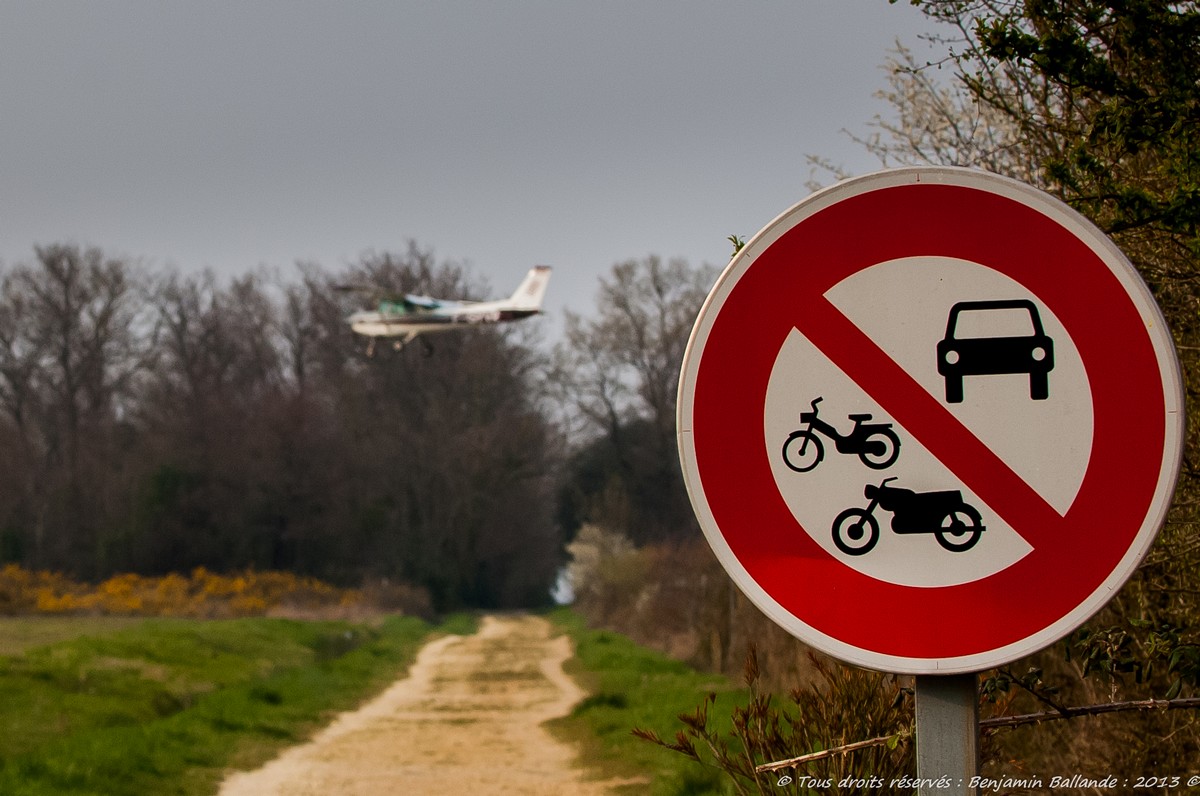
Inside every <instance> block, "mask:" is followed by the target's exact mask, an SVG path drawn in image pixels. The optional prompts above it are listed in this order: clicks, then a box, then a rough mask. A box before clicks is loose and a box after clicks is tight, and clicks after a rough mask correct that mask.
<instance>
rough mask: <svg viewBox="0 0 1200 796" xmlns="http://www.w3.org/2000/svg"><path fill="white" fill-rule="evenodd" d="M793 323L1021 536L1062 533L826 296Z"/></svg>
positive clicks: (1059, 522) (1058, 522) (1027, 490)
mask: <svg viewBox="0 0 1200 796" xmlns="http://www.w3.org/2000/svg"><path fill="white" fill-rule="evenodd" d="M797 329H799V330H800V331H801V333H803V334H804V336H805V337H807V338H808V339H809V340H810V341H812V343H813V345H815V346H816V347H817V348H819V349H820V350H821V352H822V353H823V354H824V355H825V356H827V357H828V358H829V359H830V360H831V361H833V362H834V363H836V364H837V365H838V366H839V367H840V368H841V369H842V370H844V371H845V372H846V375H848V376H849V377H850V378H851V380H853V381H854V382H855V383H856V384H857V385H859V386H860V387H861V388H862V389H863V390H865V391H866V393H867V394H868V395H870V396H871V398H872V399H874V400H875V402H876V403H878V404H879V405H880V406H881V407H882V408H883V410H884V411H885V412H886V413H887V414H888V415H890V416H891V417H892V419H893V420H895V421H896V422H897V423H899V424H900V425H901V426H903V427H904V429H905V430H906V431H907V432H908V433H909V434H910V435H912V436H913V437H914V438H915V439H917V440H918V441H919V442H920V443H921V444H922V445H924V446H925V447H926V448H927V449H928V450H929V452H930V453H932V454H933V455H934V456H935V457H936V458H937V459H938V460H939V461H940V462H941V463H942V464H944V465H945V466H946V467H947V468H949V469H950V471H951V472H952V473H954V474H955V475H956V476H957V477H958V478H959V479H960V480H961V481H962V482H963V484H965V485H966V486H967V488H968V489H970V490H971V491H972V492H974V493H975V494H976V495H978V496H979V497H980V498H982V499H983V500H984V502H986V503H987V504H988V506H989V507H990V508H991V509H992V510H993V511H995V512H996V513H997V514H999V515H1000V516H1001V517H1002V518H1003V519H1004V521H1005V522H1007V523H1008V524H1009V525H1010V526H1012V528H1013V529H1014V530H1015V531H1016V532H1017V533H1018V534H1020V535H1021V537H1022V538H1023V539H1025V541H1027V542H1028V543H1029V544H1031V545H1032V546H1033V547H1035V548H1037V547H1039V546H1040V545H1041V544H1043V543H1050V542H1051V541H1052V540H1061V539H1063V538H1064V535H1065V523H1064V522H1063V518H1062V517H1061V516H1060V515H1059V514H1058V512H1057V511H1055V510H1054V508H1053V507H1052V506H1051V505H1050V504H1049V503H1047V502H1046V500H1045V499H1044V498H1043V497H1042V496H1041V495H1040V494H1038V493H1037V491H1036V490H1034V489H1033V487H1031V486H1029V484H1027V483H1026V482H1025V480H1024V479H1022V478H1021V477H1020V476H1019V475H1017V474H1016V473H1015V472H1014V471H1013V470H1012V468H1011V467H1009V466H1008V465H1007V464H1006V463H1005V462H1004V460H1003V459H1001V458H1000V457H999V456H997V455H996V454H995V453H993V452H992V451H991V450H990V449H989V448H988V446H987V445H985V444H984V443H983V442H981V441H980V440H979V438H978V437H976V436H975V435H974V434H973V433H971V431H970V430H969V429H968V428H967V427H966V426H964V425H963V424H962V422H960V421H959V419H958V418H956V417H955V416H954V415H953V414H951V412H950V411H949V410H948V409H946V408H945V407H944V406H942V405H941V403H939V402H938V400H937V399H936V398H934V397H933V396H932V395H930V394H929V392H928V391H927V390H926V389H925V388H924V387H922V386H921V385H920V384H918V383H917V381H916V380H915V379H913V378H912V376H910V375H909V374H908V373H907V372H905V371H904V369H903V368H901V367H900V365H898V364H897V363H896V361H895V360H893V359H892V358H891V357H889V356H888V355H887V354H886V353H885V352H884V351H883V349H881V348H880V347H879V346H877V345H876V344H875V343H874V341H872V340H871V339H870V338H869V337H868V336H867V335H866V334H864V333H863V332H862V330H860V329H859V328H858V327H857V326H855V325H854V324H853V323H852V322H851V321H850V320H849V319H848V318H847V317H846V316H845V315H843V314H842V313H841V312H840V311H839V310H838V309H837V308H836V307H835V306H833V304H831V303H830V302H829V301H828V300H825V299H822V300H820V301H816V302H813V304H811V305H810V306H808V307H807V308H806V310H805V313H804V317H803V319H802V321H801V323H800V324H797ZM933 356H934V352H932V351H931V352H930V357H931V359H932V357H933Z"/></svg>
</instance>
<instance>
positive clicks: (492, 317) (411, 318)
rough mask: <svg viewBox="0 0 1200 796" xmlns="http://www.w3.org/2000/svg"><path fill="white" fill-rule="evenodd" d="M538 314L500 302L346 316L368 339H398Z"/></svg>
mask: <svg viewBox="0 0 1200 796" xmlns="http://www.w3.org/2000/svg"><path fill="white" fill-rule="evenodd" d="M539 312H540V310H514V309H512V308H510V307H508V306H507V304H506V302H503V301H497V302H480V303H479V304H471V305H469V306H467V305H464V306H461V307H457V308H454V307H446V306H442V307H440V308H438V309H437V310H432V311H426V312H404V311H395V310H384V311H369V310H364V311H362V312H356V313H354V314H353V315H351V316H350V328H351V329H353V330H354V331H355V332H357V333H359V334H362V335H366V336H368V337H399V336H402V335H404V336H407V335H414V334H422V333H425V332H441V331H447V330H449V329H454V328H456V327H461V326H463V325H466V324H486V323H500V322H501V321H517V320H521V319H523V318H528V317H529V316H531V315H537V314H538V313H539Z"/></svg>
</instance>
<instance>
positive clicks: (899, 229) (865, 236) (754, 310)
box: [679, 168, 1183, 674]
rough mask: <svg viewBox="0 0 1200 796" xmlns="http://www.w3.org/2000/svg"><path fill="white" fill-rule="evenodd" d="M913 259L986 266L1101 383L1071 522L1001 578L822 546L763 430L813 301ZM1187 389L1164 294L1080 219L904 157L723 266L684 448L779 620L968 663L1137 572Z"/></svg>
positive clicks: (706, 314) (841, 649)
mask: <svg viewBox="0 0 1200 796" xmlns="http://www.w3.org/2000/svg"><path fill="white" fill-rule="evenodd" d="M864 224H869V229H868V228H864ZM1004 230H1007V231H1006V232H1001V231H1004ZM913 256H943V257H953V258H957V259H962V260H967V261H970V262H974V263H978V264H980V265H984V266H987V267H991V268H994V269H996V270H998V271H1000V272H1002V273H1005V274H1007V275H1008V276H1010V277H1011V278H1013V279H1015V280H1016V281H1018V282H1019V283H1021V284H1022V285H1023V286H1024V287H1026V288H1027V289H1029V290H1030V291H1031V292H1032V293H1033V294H1034V295H1035V296H1037V297H1038V299H1039V300H1040V301H1042V302H1043V303H1044V304H1045V305H1046V306H1047V307H1049V308H1050V310H1051V311H1052V312H1053V313H1054V314H1055V315H1056V316H1057V317H1058V319H1059V320H1060V322H1062V324H1063V325H1064V327H1066V329H1067V330H1068V332H1069V334H1071V336H1072V340H1073V341H1074V342H1075V345H1076V347H1077V348H1078V350H1079V352H1080V356H1081V358H1082V359H1083V362H1084V366H1085V369H1086V370H1087V373H1088V378H1089V381H1090V384H1091V388H1092V392H1093V411H1094V418H1095V421H1094V423H1095V430H1094V438H1093V447H1092V456H1091V461H1090V464H1089V466H1088V469H1087V472H1086V474H1085V476H1084V479H1083V483H1082V485H1081V487H1080V490H1079V494H1078V495H1077V497H1076V499H1075V502H1074V504H1073V505H1072V506H1071V508H1070V510H1069V511H1068V512H1067V515H1066V516H1065V517H1064V518H1062V519H1063V524H1064V530H1065V531H1066V532H1067V533H1064V534H1063V535H1061V536H1060V535H1056V534H1044V535H1043V536H1042V537H1039V542H1038V544H1037V545H1036V546H1035V548H1034V550H1033V551H1032V552H1031V553H1029V554H1028V555H1027V556H1026V557H1025V558H1023V559H1022V560H1021V561H1018V562H1017V563H1016V564H1014V565H1012V566H1010V567H1008V568H1007V569H1005V570H1003V571H1001V572H999V573H996V574H995V575H992V576H989V577H987V578H984V579H981V580H978V581H974V582H971V583H966V584H961V585H958V586H948V587H940V588H921V587H911V586H899V585H896V584H891V583H885V582H882V581H878V580H875V579H873V578H870V577H869V576H866V575H863V574H861V573H859V572H857V571H856V570H853V569H852V568H850V567H848V566H846V565H845V564H843V563H841V562H840V561H838V560H837V559H835V558H834V557H833V556H831V555H830V554H829V553H827V552H826V551H825V550H823V549H822V548H821V547H820V546H819V545H817V544H816V542H814V541H813V539H812V538H811V537H810V536H809V535H808V534H807V533H805V531H804V529H803V528H801V527H799V526H798V525H797V522H796V520H795V518H794V517H793V516H792V514H791V512H790V510H789V509H788V508H787V506H786V504H785V503H784V501H783V499H782V497H781V496H780V495H779V493H778V490H777V488H776V487H775V483H774V477H773V476H772V474H771V471H770V465H769V461H768V458H767V456H768V451H769V450H773V449H774V448H775V447H777V446H773V445H768V443H767V441H766V440H765V439H764V437H763V423H762V410H763V407H764V405H765V396H766V387H767V382H768V379H769V377H770V373H771V369H772V368H773V366H774V363H775V359H776V357H777V355H778V352H779V350H780V347H781V346H782V344H783V341H784V339H785V338H786V336H787V334H788V333H790V332H791V330H792V329H793V328H794V327H795V326H797V323H799V324H801V325H802V324H803V323H805V322H806V321H809V322H811V318H813V317H817V318H819V317H820V316H821V315H822V314H826V313H828V312H829V311H830V306H831V305H829V304H828V302H827V301H826V300H825V299H824V297H823V296H824V294H825V292H826V291H827V290H829V289H830V288H831V287H833V286H834V285H836V284H838V283H839V282H840V281H842V280H843V279H845V278H847V277H849V276H851V275H853V274H855V273H857V272H859V271H861V270H864V269H865V268H869V267H871V266H872V265H875V264H878V263H882V262H886V261H889V260H895V259H900V258H903V257H913ZM1081 286H1086V288H1085V289H1082V290H1081ZM1180 385H1181V380H1180V378H1179V371H1178V363H1177V360H1176V359H1175V355H1174V349H1173V347H1172V345H1171V342H1170V337H1169V335H1168V334H1167V332H1166V328H1165V324H1164V323H1163V321H1162V316H1161V314H1160V313H1159V311H1158V308H1157V306H1156V305H1155V304H1154V302H1153V299H1152V298H1151V297H1150V295H1149V292H1148V291H1147V290H1146V288H1145V286H1144V284H1143V283H1142V282H1141V280H1140V277H1138V276H1137V274H1136V272H1135V271H1134V270H1133V267H1132V266H1131V265H1129V263H1128V261H1127V260H1126V259H1125V258H1124V255H1122V254H1121V253H1120V252H1119V250H1117V249H1116V247H1115V246H1113V245H1112V244H1111V242H1109V241H1108V239H1107V238H1106V237H1105V236H1104V235H1103V233H1101V232H1100V231H1099V230H1097V229H1096V228H1095V227H1094V226H1092V225H1091V224H1090V223H1089V222H1087V221H1086V220H1085V219H1083V218H1082V217H1081V216H1079V215H1078V214H1076V213H1075V212H1074V211H1072V210H1070V209H1069V208H1067V207H1066V206H1065V205H1063V204H1062V203H1060V202H1058V201H1057V200H1055V199H1052V198H1051V197H1049V196H1047V195H1046V194H1043V193H1041V192H1040V191H1036V190H1034V189H1032V188H1029V187H1028V186H1025V185H1023V184H1021V183H1018V182H1015V181H1013V180H1009V179H1007V178H1002V177H998V176H995V175H991V174H986V173H983V172H978V171H974V170H967V169H952V168H914V169H896V170H893V171H887V172H880V173H878V174H874V175H868V176H866V177H861V178H857V179H854V180H849V181H846V182H843V183H839V184H838V185H835V186H833V187H832V188H829V189H826V190H825V191H822V192H819V193H818V194H814V195H813V196H812V197H809V199H807V200H805V201H803V202H801V203H800V204H798V205H796V206H795V207H793V208H792V209H791V210H789V211H788V212H787V213H785V214H784V215H782V216H780V217H779V218H778V219H776V221H775V222H773V223H772V224H771V225H769V226H768V227H767V228H766V229H764V230H763V231H762V232H760V233H759V235H757V236H756V237H755V238H754V239H753V240H751V241H750V243H748V244H747V246H746V247H745V248H744V249H743V251H742V252H741V253H739V256H738V257H737V258H735V259H734V260H733V261H732V262H731V263H730V265H729V267H728V268H727V269H726V271H725V273H724V274H722V277H721V279H719V280H718V282H717V285H716V286H715V287H714V288H713V291H712V293H711V294H710V296H709V299H708V302H707V303H706V304H705V307H704V309H703V310H702V311H701V313H700V317H699V318H698V319H697V322H696V327H695V329H694V330H693V334H692V340H691V342H690V344H689V349H688V353H687V355H686V356H685V362H684V369H683V373H682V376H681V380H680V401H679V436H680V440H679V441H680V455H681V460H682V462H683V469H684V475H685V481H686V482H687V485H688V490H689V493H690V495H691V497H692V502H693V505H694V507H695V509H696V514H697V517H698V518H699V520H700V524H701V526H702V528H703V529H704V532H705V535H706V537H707V538H708V540H709V542H710V544H711V545H712V546H713V548H714V550H715V552H716V553H717V555H718V557H719V558H720V559H721V561H722V563H723V564H724V565H725V567H726V569H727V570H728V571H729V573H730V575H731V576H732V577H733V578H734V580H735V581H736V582H737V583H738V585H739V587H741V588H742V590H743V591H744V592H746V593H747V594H748V595H749V596H750V598H751V599H752V600H753V601H754V602H755V603H756V604H757V605H758V607H759V608H760V609H762V610H763V611H764V612H765V613H767V615H768V616H770V617H771V618H772V619H774V620H775V621H776V622H777V623H779V624H781V625H782V626H783V627H785V628H786V629H788V630H789V631H790V632H792V633H793V634H794V635H796V636H798V637H799V638H800V639H801V640H803V641H806V642H808V643H809V644H811V645H812V646H814V647H816V648H818V649H821V650H823V651H825V652H828V653H830V654H832V655H834V656H836V657H839V658H842V659H843V660H847V661H850V662H851V663H857V664H860V665H864V666H868V667H871V668H877V669H884V670H887V671H897V672H906V673H913V674H928V673H954V672H965V671H978V670H981V669H986V668H990V667H993V666H998V665H1002V664H1003V663H1007V662H1010V661H1012V660H1015V659H1016V658H1019V657H1022V656H1024V655H1026V654H1029V653H1031V652H1033V651H1035V650H1037V649H1040V648H1041V647H1043V646H1045V645H1046V644H1049V643H1051V642H1053V641H1054V640H1056V639H1058V638H1061V637H1062V636H1063V635H1065V634H1066V633H1068V632H1070V630H1072V629H1073V628H1075V627H1077V626H1078V625H1079V624H1081V623H1082V622H1083V621H1085V620H1086V619H1087V617H1088V616H1091V614H1092V613H1094V612H1095V611H1096V610H1098V609H1099V608H1100V607H1101V606H1102V605H1103V604H1104V603H1105V602H1106V601H1107V600H1108V599H1109V598H1110V597H1111V596H1112V594H1114V593H1115V592H1116V590H1117V589H1119V588H1120V586H1121V585H1122V584H1123V583H1124V582H1125V580H1126V579H1127V578H1128V577H1129V575H1130V574H1132V572H1133V570H1134V569H1135V568H1136V566H1137V564H1138V563H1139V562H1140V561H1141V559H1142V557H1143V556H1144V555H1145V553H1146V551H1147V550H1148V549H1149V546H1150V544H1151V543H1152V542H1153V540H1154V537H1155V535H1156V534H1157V531H1158V528H1159V527H1160V525H1161V522H1162V520H1163V518H1164V516H1165V513H1166V508H1167V506H1168V504H1169V500H1170V495H1171V493H1172V492H1173V486H1174V479H1175V476H1176V474H1177V472H1178V466H1179V461H1180V457H1181V455H1182V438H1183V434H1182V423H1183V417H1182V415H1183V412H1182V406H1183V403H1182V395H1181V386H1180ZM1142 407H1147V408H1146V409H1140V408H1142ZM1155 407H1161V408H1162V411H1158V410H1157V409H1156V408H1155ZM1139 410H1140V411H1139ZM1014 527H1016V526H1014ZM820 530H821V529H818V532H820ZM1018 532H1020V528H1018ZM1081 539H1084V540H1086V543H1085V544H1080V540H1081Z"/></svg>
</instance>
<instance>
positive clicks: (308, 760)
mask: <svg viewBox="0 0 1200 796" xmlns="http://www.w3.org/2000/svg"><path fill="white" fill-rule="evenodd" d="M570 655H571V647H570V641H569V639H568V638H567V637H566V636H561V635H560V636H556V637H555V636H552V628H551V626H550V623H549V622H547V621H546V620H545V619H542V618H540V617H535V616H503V617H485V618H484V619H483V621H482V624H481V626H480V629H479V632H478V633H476V634H475V635H473V636H466V637H463V636H447V637H444V638H441V639H438V640H436V641H433V642H431V643H429V644H427V645H426V646H425V647H424V648H423V649H422V650H421V652H420V654H419V655H418V656H417V660H416V662H415V663H414V664H413V666H412V668H411V670H410V672H409V676H408V677H406V678H405V679H403V680H400V681H398V682H396V683H395V684H393V685H392V686H391V687H390V688H389V689H388V690H387V691H385V692H384V693H383V694H382V695H380V696H379V697H378V698H376V699H375V700H374V701H372V702H370V703H368V704H367V705H366V706H364V707H363V708H361V709H359V710H357V711H354V712H351V713H346V714H343V715H342V716H340V717H339V718H338V719H337V720H336V721H335V722H334V723H333V724H332V725H330V726H329V727H328V728H326V729H325V730H323V731H321V732H320V733H319V734H318V735H317V736H316V737H315V738H314V739H313V740H312V741H311V742H309V743H307V744H305V745H303V746H298V747H294V748H292V749H290V750H288V751H287V752H285V753H284V754H283V755H281V756H280V757H279V758H277V759H275V760H274V761H272V762H271V763H269V764H267V765H266V766H265V767H263V768H261V769H259V770H258V771H253V772H249V773H241V774H234V775H233V776H231V777H229V779H227V780H226V781H225V783H224V785H223V786H222V788H221V791H220V796H284V795H285V794H286V796H329V794H344V795H345V796H383V794H388V796H392V794H405V795H406V796H408V795H409V794H412V796H420V794H437V795H438V796H444V794H448V793H487V794H513V795H514V796H516V794H522V795H525V794H528V796H541V795H542V794H545V795H546V796H550V795H551V794H554V796H601V795H602V794H610V793H612V792H613V791H612V789H611V788H610V787H608V786H607V785H605V784H604V783H599V782H588V781H585V780H584V779H583V774H582V772H581V771H580V770H579V769H578V768H576V766H575V755H576V752H575V750H574V749H573V748H572V747H571V746H569V745H567V744H564V743H562V742H560V741H557V740H556V739H554V738H553V737H552V736H551V735H550V734H549V733H548V732H547V731H546V730H545V729H544V728H543V727H542V726H541V724H542V723H543V722H545V721H546V720H548V719H552V718H556V717H558V716H563V715H566V714H567V713H568V712H569V711H570V709H571V707H572V706H573V705H574V704H575V703H576V702H578V701H579V700H580V699H581V698H582V697H583V696H584V692H583V691H581V690H580V689H579V687H578V686H577V685H576V684H575V683H574V681H572V680H571V679H570V678H569V677H567V676H566V675H565V674H564V673H563V669H562V664H563V662H564V661H565V660H566V659H567V658H569V657H570ZM623 784H628V783H623Z"/></svg>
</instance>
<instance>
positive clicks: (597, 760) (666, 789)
mask: <svg viewBox="0 0 1200 796" xmlns="http://www.w3.org/2000/svg"><path fill="white" fill-rule="evenodd" d="M549 618H550V619H551V620H552V621H553V622H554V623H555V624H556V625H558V626H559V627H560V628H562V629H563V630H564V631H566V632H567V633H568V634H570V636H571V638H572V639H573V640H574V642H575V657H574V658H573V659H572V660H571V661H570V662H568V665H567V671H568V673H569V674H571V675H572V676H573V677H575V678H576V680H577V681H579V682H580V684H581V685H582V686H583V687H584V688H586V689H587V690H588V691H590V692H591V694H592V695H591V696H589V697H587V698H586V699H584V700H583V701H582V702H580V703H579V705H577V706H576V707H575V709H574V710H573V711H572V712H571V715H569V716H567V717H564V718H562V719H558V720H556V721H555V722H553V723H552V726H551V729H552V730H553V731H554V732H555V733H556V734H557V735H559V736H560V737H562V738H565V739H567V740H570V741H572V742H573V743H576V744H578V745H580V747H581V748H582V750H583V753H582V754H583V758H584V760H585V762H586V763H587V765H588V766H589V768H591V769H592V770H593V771H594V772H595V774H596V776H597V777H599V778H605V779H608V778H622V779H629V780H631V781H633V780H640V781H638V782H636V783H634V782H631V784H630V785H629V786H628V788H627V789H626V790H627V792H628V793H630V794H631V795H632V794H650V795H651V796H717V795H718V794H720V795H722V796H724V794H728V793H731V792H732V791H731V789H730V788H729V787H728V785H727V780H725V779H724V776H723V775H722V774H720V772H718V771H716V770H715V769H711V768H706V767H703V766H700V765H699V764H697V763H695V762H694V761H691V760H688V759H687V758H685V757H684V756H683V755H680V754H677V753H675V752H672V751H669V750H666V749H663V748H661V747H659V746H656V745H654V744H651V743H649V742H647V741H644V740H642V739H640V738H637V737H635V736H634V735H633V734H632V729H633V728H634V727H639V728H642V729H648V730H654V731H655V732H657V733H658V734H659V736H660V737H662V738H667V739H671V738H674V737H675V733H676V732H677V731H678V730H680V729H681V728H682V726H683V725H682V724H681V723H680V722H679V719H678V716H679V714H681V713H692V712H694V711H695V710H696V708H697V707H698V706H699V705H700V704H701V703H703V701H704V697H705V695H707V694H708V693H709V692H714V693H716V695H717V701H716V706H715V707H714V708H713V710H712V715H713V725H715V726H717V727H719V728H721V731H722V732H727V731H728V729H729V725H730V720H729V716H730V715H731V714H732V709H733V705H734V704H738V703H739V701H740V702H742V703H744V702H745V700H746V692H745V691H744V690H742V689H739V688H738V687H737V686H736V685H734V684H733V683H731V682H730V681H729V680H727V679H726V678H724V677H720V676H717V675H711V674H703V673H700V672H697V671H695V670H694V669H691V668H690V667H688V666H687V665H685V664H683V663H680V662H679V661H676V660H673V659H671V658H668V657H666V656H664V655H660V654H659V653H656V652H652V651H650V650H647V649H644V648H642V647H639V646H637V645H636V644H634V643H633V642H632V641H630V640H629V639H628V638H626V637H624V636H621V635H619V634H617V633H610V632H607V631H597V630H589V629H587V627H586V626H585V625H584V623H583V620H582V619H580V618H579V617H578V616H577V615H576V614H574V613H572V612H571V611H569V610H566V609H560V610H557V611H554V612H552V613H551V614H550V615H549Z"/></svg>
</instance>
